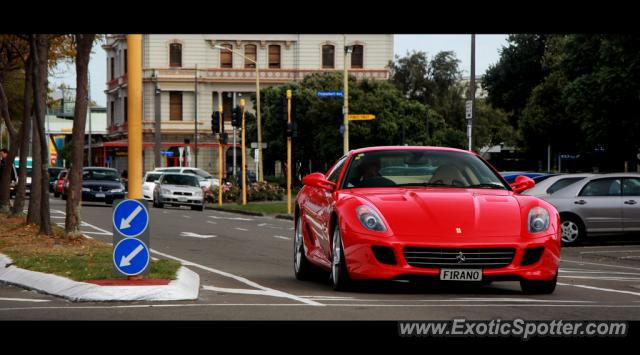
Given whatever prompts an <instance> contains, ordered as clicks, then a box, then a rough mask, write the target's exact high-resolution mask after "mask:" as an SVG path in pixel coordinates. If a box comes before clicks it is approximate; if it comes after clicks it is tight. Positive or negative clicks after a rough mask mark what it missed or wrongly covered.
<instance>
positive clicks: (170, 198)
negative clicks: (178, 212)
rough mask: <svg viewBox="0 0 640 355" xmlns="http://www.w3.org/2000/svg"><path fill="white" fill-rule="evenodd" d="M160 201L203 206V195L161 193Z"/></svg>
mask: <svg viewBox="0 0 640 355" xmlns="http://www.w3.org/2000/svg"><path fill="white" fill-rule="evenodd" d="M158 202H159V203H166V204H171V205H180V206H202V204H203V197H202V196H199V197H198V196H177V195H160V196H159V201H158Z"/></svg>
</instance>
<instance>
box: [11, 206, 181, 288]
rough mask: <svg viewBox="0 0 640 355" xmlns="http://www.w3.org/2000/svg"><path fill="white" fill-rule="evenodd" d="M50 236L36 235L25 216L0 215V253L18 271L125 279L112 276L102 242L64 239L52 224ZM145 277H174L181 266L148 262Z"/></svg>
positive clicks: (109, 253)
mask: <svg viewBox="0 0 640 355" xmlns="http://www.w3.org/2000/svg"><path fill="white" fill-rule="evenodd" d="M52 228H53V234H54V235H53V236H46V235H38V226H36V225H26V224H25V218H24V217H12V216H9V215H7V214H0V253H3V254H6V255H8V256H9V257H10V258H11V259H13V264H14V265H15V266H17V267H19V268H23V269H27V270H31V271H40V272H45V273H49V274H55V275H59V276H64V277H67V278H69V279H72V280H75V281H87V280H101V279H114V278H125V277H123V276H116V275H114V274H113V262H112V247H111V245H110V244H107V243H105V242H102V241H99V240H95V239H87V238H78V239H75V240H69V239H65V238H64V231H63V230H62V229H61V228H60V227H58V226H56V225H52ZM149 265H150V270H149V275H148V276H147V277H148V278H152V279H170V280H174V279H175V278H176V272H177V271H178V269H179V268H180V263H179V262H177V261H174V260H151V261H150V262H149Z"/></svg>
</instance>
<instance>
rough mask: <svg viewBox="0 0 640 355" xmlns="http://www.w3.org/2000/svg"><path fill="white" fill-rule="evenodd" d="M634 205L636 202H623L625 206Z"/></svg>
mask: <svg viewBox="0 0 640 355" xmlns="http://www.w3.org/2000/svg"><path fill="white" fill-rule="evenodd" d="M636 203H637V202H636V200H627V201H624V204H625V205H635V204H636Z"/></svg>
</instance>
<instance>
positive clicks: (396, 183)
mask: <svg viewBox="0 0 640 355" xmlns="http://www.w3.org/2000/svg"><path fill="white" fill-rule="evenodd" d="M398 165H401V166H402V165H404V166H411V167H412V168H416V167H420V166H423V167H425V168H427V167H436V169H435V171H434V172H433V173H430V174H420V175H413V176H412V175H409V174H404V173H402V172H397V171H396V172H393V175H385V174H382V173H381V171H383V170H381V168H384V167H385V166H398ZM412 171H415V169H412ZM303 184H304V186H303V188H302V189H301V190H300V192H299V193H298V195H297V197H296V203H295V215H294V216H295V217H294V221H295V224H294V226H295V228H294V232H293V233H294V238H293V249H294V250H293V251H294V265H293V266H294V273H295V276H296V278H298V279H307V278H310V277H312V275H314V274H316V272H317V271H326V272H328V273H329V274H330V275H331V282H332V284H333V287H334V289H337V290H341V289H349V288H350V287H351V286H352V285H353V281H354V280H364V279H384V280H412V279H425V278H427V279H428V278H431V279H437V280H441V281H443V282H451V281H475V282H477V283H481V282H491V281H497V280H513V281H515V280H518V281H520V285H521V288H522V290H523V292H525V293H541V294H543V293H552V292H553V291H554V289H555V286H556V281H557V276H558V265H559V261H560V246H561V243H560V232H559V224H560V217H559V215H558V212H557V211H556V209H555V208H554V207H553V206H552V205H551V204H549V203H547V202H545V201H543V200H540V199H537V198H535V197H533V196H527V195H520V194H518V192H520V191H522V190H525V189H527V188H530V187H532V186H533V185H534V184H535V183H534V182H533V180H532V179H531V178H528V177H525V176H519V177H518V178H516V179H515V182H514V183H513V184H511V185H509V184H507V182H506V181H505V180H504V179H503V178H502V177H501V176H500V175H499V173H498V172H497V171H496V170H495V169H494V168H493V167H492V166H491V165H490V164H489V163H487V162H486V161H485V160H484V159H482V158H481V157H480V156H479V155H477V154H475V153H473V152H469V151H465V150H460V149H453V148H439V147H408V146H401V147H371V148H363V149H356V150H352V151H350V152H349V153H348V154H347V155H345V156H343V157H342V158H340V159H339V160H338V161H337V163H336V164H335V165H334V166H333V167H332V168H331V169H330V170H329V171H328V172H327V173H326V174H323V173H313V174H310V175H307V176H305V177H304V178H303Z"/></svg>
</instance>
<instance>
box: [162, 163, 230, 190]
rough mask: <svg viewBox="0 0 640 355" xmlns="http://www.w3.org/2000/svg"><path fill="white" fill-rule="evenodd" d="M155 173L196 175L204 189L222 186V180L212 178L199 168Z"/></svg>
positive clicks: (174, 168) (169, 169)
mask: <svg viewBox="0 0 640 355" xmlns="http://www.w3.org/2000/svg"><path fill="white" fill-rule="evenodd" d="M154 172H161V173H180V174H191V175H195V176H197V177H198V181H199V183H200V187H202V188H203V189H211V188H213V187H218V186H220V180H218V179H217V178H214V177H213V176H211V174H209V173H208V172H206V171H204V170H202V169H199V168H189V167H182V168H181V167H173V168H156V169H155V170H154Z"/></svg>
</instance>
